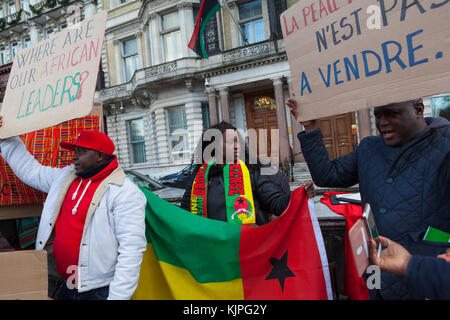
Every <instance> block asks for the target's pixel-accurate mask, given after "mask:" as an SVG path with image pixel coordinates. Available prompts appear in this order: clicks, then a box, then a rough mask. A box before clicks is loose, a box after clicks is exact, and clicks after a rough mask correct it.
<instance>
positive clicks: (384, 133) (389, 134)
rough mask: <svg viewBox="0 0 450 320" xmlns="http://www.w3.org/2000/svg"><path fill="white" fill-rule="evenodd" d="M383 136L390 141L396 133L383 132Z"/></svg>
mask: <svg viewBox="0 0 450 320" xmlns="http://www.w3.org/2000/svg"><path fill="white" fill-rule="evenodd" d="M381 134H382V135H383V139H385V140H389V139H392V137H393V136H394V134H395V132H394V131H389V130H387V131H383V132H382V133H381Z"/></svg>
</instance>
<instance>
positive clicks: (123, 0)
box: [111, 0, 130, 8]
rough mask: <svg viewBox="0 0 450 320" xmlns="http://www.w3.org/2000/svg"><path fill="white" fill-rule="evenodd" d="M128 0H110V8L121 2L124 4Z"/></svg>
mask: <svg viewBox="0 0 450 320" xmlns="http://www.w3.org/2000/svg"><path fill="white" fill-rule="evenodd" d="M129 1H130V0H112V1H111V8H115V7H118V6H120V5H122V4H125V3H127V2H129Z"/></svg>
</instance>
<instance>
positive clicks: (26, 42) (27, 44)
mask: <svg viewBox="0 0 450 320" xmlns="http://www.w3.org/2000/svg"><path fill="white" fill-rule="evenodd" d="M23 47H24V48H28V47H31V38H30V36H25V37H24V38H23Z"/></svg>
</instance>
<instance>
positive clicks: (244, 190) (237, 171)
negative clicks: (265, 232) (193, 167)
mask: <svg viewBox="0 0 450 320" xmlns="http://www.w3.org/2000/svg"><path fill="white" fill-rule="evenodd" d="M214 165H215V161H214V159H213V160H211V161H209V162H208V163H203V164H202V165H201V166H200V168H199V170H198V172H197V175H196V176H195V179H194V183H193V184H192V191H191V212H192V213H193V214H196V215H200V216H203V217H205V218H207V217H208V214H207V195H208V173H209V169H210V168H211V167H212V166H214ZM223 180H224V184H225V203H226V210H227V221H228V222H230V223H237V224H247V223H253V224H254V223H256V220H255V204H254V202H253V193H252V185H251V181H250V173H249V171H248V168H247V166H246V165H245V163H244V162H242V161H240V160H239V162H236V163H231V164H226V165H225V166H224V168H223Z"/></svg>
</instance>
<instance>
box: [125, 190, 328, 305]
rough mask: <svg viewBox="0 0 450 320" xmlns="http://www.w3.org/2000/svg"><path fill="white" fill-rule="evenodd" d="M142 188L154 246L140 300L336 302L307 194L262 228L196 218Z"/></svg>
mask: <svg viewBox="0 0 450 320" xmlns="http://www.w3.org/2000/svg"><path fill="white" fill-rule="evenodd" d="M142 190H143V192H144V193H145V195H146V197H147V207H146V237H147V242H148V246H147V250H146V252H145V253H144V257H143V261H142V265H141V271H140V278H139V282H138V287H137V289H136V292H135V295H134V297H133V298H134V299H137V300H141V299H178V300H180V299H181V300H196V299H202V300H204V299H205V300H206V299H214V300H222V299H229V300H238V299H246V300H253V299H314V300H318V299H332V292H331V284H330V274H329V270H328V262H327V257H326V252H325V246H324V243H323V239H322V234H321V231H320V227H319V223H318V221H317V219H316V217H315V214H314V209H313V208H314V204H313V202H312V200H309V201H308V198H307V196H306V192H305V190H304V188H299V189H297V190H295V191H294V192H293V193H292V194H291V202H290V204H289V206H288V208H287V209H286V211H285V212H284V213H283V214H282V215H281V216H280V217H279V218H277V219H275V220H274V221H272V222H270V223H269V224H266V225H264V226H260V227H256V226H249V225H236V224H229V223H226V222H223V221H217V220H213V219H208V218H204V217H201V216H197V215H193V214H190V213H189V212H187V211H185V210H183V209H181V208H180V207H177V206H175V205H173V204H170V203H168V202H166V201H164V200H162V199H160V198H159V197H158V196H156V195H154V194H153V193H151V192H150V191H148V190H146V189H142Z"/></svg>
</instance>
